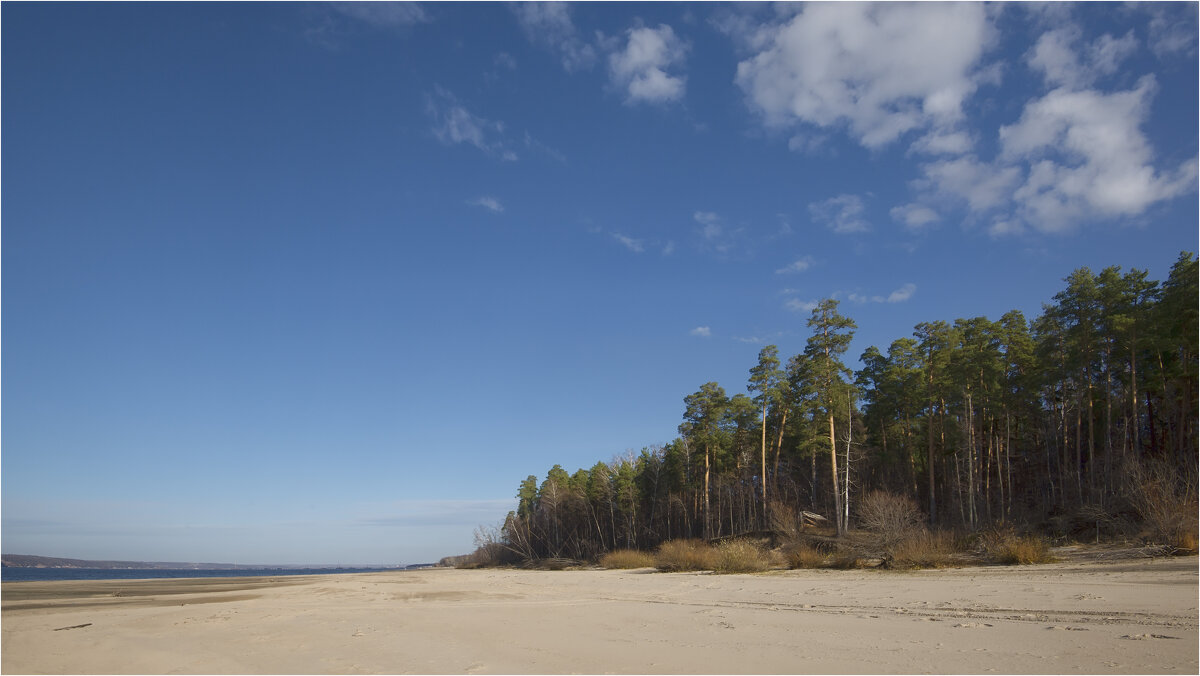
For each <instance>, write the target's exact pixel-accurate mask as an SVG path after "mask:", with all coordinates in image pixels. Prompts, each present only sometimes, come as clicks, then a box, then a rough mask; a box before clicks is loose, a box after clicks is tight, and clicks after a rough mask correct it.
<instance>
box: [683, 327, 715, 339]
mask: <svg viewBox="0 0 1200 676" xmlns="http://www.w3.org/2000/svg"><path fill="white" fill-rule="evenodd" d="M688 333H689V334H690V335H693V336H700V337H701V338H708V337H709V336H711V335H712V329H710V328H709V327H707V326H697V327H696V328H694V329H692V330H691V331H688Z"/></svg>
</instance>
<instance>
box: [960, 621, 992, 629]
mask: <svg viewBox="0 0 1200 676" xmlns="http://www.w3.org/2000/svg"><path fill="white" fill-rule="evenodd" d="M954 626H955V627H963V628H965V629H980V628H983V627H990V626H992V625H990V624H988V623H987V622H959V623H958V624H956V625H954Z"/></svg>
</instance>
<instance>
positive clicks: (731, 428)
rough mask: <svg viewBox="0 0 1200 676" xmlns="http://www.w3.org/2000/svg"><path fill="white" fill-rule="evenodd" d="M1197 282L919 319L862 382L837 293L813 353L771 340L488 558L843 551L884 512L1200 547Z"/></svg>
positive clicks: (531, 488) (1139, 278)
mask: <svg viewBox="0 0 1200 676" xmlns="http://www.w3.org/2000/svg"><path fill="white" fill-rule="evenodd" d="M1197 281H1198V273H1197V262H1196V259H1195V257H1194V256H1193V255H1192V254H1191V253H1183V254H1181V255H1180V257H1179V259H1178V260H1177V262H1176V263H1175V264H1174V266H1173V267H1172V269H1171V271H1170V274H1169V277H1168V278H1167V279H1166V280H1165V281H1163V282H1161V283H1160V282H1156V281H1154V280H1151V279H1148V278H1147V273H1146V272H1145V271H1140V270H1136V269H1133V270H1130V271H1128V272H1122V270H1121V269H1120V268H1119V267H1109V268H1106V269H1104V270H1102V271H1100V272H1099V274H1096V273H1093V272H1092V271H1091V270H1089V269H1088V268H1080V269H1078V270H1076V271H1074V272H1073V273H1071V274H1070V276H1068V277H1067V278H1065V280H1064V282H1065V288H1063V289H1062V291H1061V292H1059V293H1058V294H1057V295H1055V296H1054V298H1053V300H1052V301H1051V302H1050V303H1047V304H1044V305H1043V310H1042V313H1041V315H1040V316H1038V317H1035V318H1032V319H1030V318H1027V317H1025V316H1023V315H1022V313H1020V312H1017V311H1012V312H1009V313H1007V314H1005V315H1004V316H1002V317H1000V318H999V319H997V320H992V319H989V318H987V317H971V318H962V319H956V320H954V321H953V322H949V321H941V320H934V321H928V322H923V323H920V324H917V325H916V326H915V327H914V328H913V332H912V335H910V336H904V337H899V338H896V339H895V340H894V341H892V343H891V344H890V345H888V346H886V347H875V346H872V347H869V348H867V349H866V351H865V352H863V353H862V355H861V357H860V362H861V364H862V368H861V370H859V371H857V372H854V371H852V370H851V369H849V368H848V367H847V366H846V361H847V356H848V355H847V354H846V353H847V349H848V347H849V344H850V342H851V339H852V337H853V335H854V331H855V329H856V325H855V322H854V320H853V319H852V318H850V317H847V316H845V315H843V314H842V313H841V310H840V308H839V304H838V302H837V301H836V300H824V301H822V302H821V303H820V304H819V305H818V306H817V307H816V308H815V309H813V310H812V314H811V317H810V318H809V319H808V322H807V327H808V334H809V337H808V338H807V341H806V343H805V344H804V346H803V349H802V350H801V351H799V352H797V353H796V354H793V355H786V354H784V353H781V352H780V351H779V349H778V348H777V347H776V346H774V345H767V346H766V347H763V348H762V350H761V351H760V352H759V354H758V361H757V363H756V364H752V365H750V368H749V370H748V378H747V381H746V382H745V383H736V384H730V385H732V387H727V386H723V385H721V384H718V383H716V382H706V383H704V384H702V385H700V387H699V388H698V389H697V390H696V391H695V392H693V393H691V394H688V395H687V396H686V397H684V399H683V402H682V404H683V408H682V417H681V420H680V422H679V426H678V431H679V436H678V437H677V438H675V439H674V440H672V441H670V443H667V444H665V445H654V446H649V447H646V448H644V449H642V450H641V452H640V454H634V453H626V455H625V457H618V458H616V459H614V460H611V461H609V462H604V461H599V462H596V464H595V465H593V466H592V467H590V468H587V469H579V470H577V471H575V472H574V473H573V474H572V473H569V472H568V471H566V470H565V469H563V468H562V467H560V466H558V465H555V466H554V467H552V468H551V469H550V470H549V472H548V473H547V474H546V475H545V477H544V478H542V479H539V478H538V477H537V476H535V475H530V476H529V477H528V478H527V479H525V480H524V481H522V482H521V484H520V486H519V489H518V492H517V498H518V500H519V503H518V507H517V509H516V510H515V511H514V512H511V513H510V514H509V515H508V517H507V518H506V519H505V520H504V523H503V525H501V526H499V527H497V528H494V529H487V528H483V529H481V530H480V532H479V534H478V537H477V539H478V540H479V542H478V543H477V544H479V545H480V548H479V550H477V551H476V556H479V555H481V553H488V552H491V554H490V555H489V558H490V559H492V562H505V561H507V562H517V561H525V562H531V561H533V562H536V561H539V560H574V561H596V560H598V559H599V558H600V557H601V556H603V555H604V554H606V553H608V552H613V551H618V550H635V551H638V550H640V551H642V552H652V551H654V550H656V549H658V548H660V547H661V546H662V545H663V543H667V542H670V541H675V540H706V541H708V542H720V541H722V540H724V539H730V538H736V537H741V536H759V537H771V538H777V537H778V536H780V535H782V534H786V533H787V532H793V533H795V532H803V531H805V529H806V528H807V529H809V532H813V533H822V532H823V533H826V534H827V539H829V540H830V541H833V542H838V541H843V540H844V538H846V537H848V536H849V534H850V533H852V532H854V531H860V530H862V529H868V530H870V529H875V530H876V531H879V530H880V529H882V530H887V529H888V528H889V526H888V525H887V523H886V521H887V519H889V518H890V519H893V520H896V519H898V520H899V521H898V523H899V522H904V521H906V520H907V521H911V522H912V523H911V524H910V525H911V526H912V527H914V528H917V529H920V530H921V531H922V532H925V533H955V534H957V536H956V537H959V538H960V539H961V538H962V537H963V535H964V534H967V535H969V534H972V533H976V534H977V533H987V532H994V531H996V530H998V529H1007V530H1009V531H1011V532H1019V533H1029V534H1035V535H1037V536H1038V537H1040V538H1043V539H1046V540H1049V541H1054V540H1056V539H1057V540H1060V541H1065V540H1076V541H1088V542H1091V541H1108V540H1116V539H1121V540H1124V541H1136V542H1143V543H1157V544H1161V545H1166V546H1170V547H1172V548H1176V549H1178V550H1182V551H1188V550H1193V551H1194V549H1195V547H1196V495H1197V448H1198V440H1197V417H1198V414H1197V406H1198V401H1197V400H1198V398H1197V387H1198V383H1197V373H1198V371H1200V365H1198V362H1197V348H1198V345H1200V338H1198V336H1197V327H1198V324H1200V320H1198V317H1197V308H1198V305H1200V297H1198V293H1197ZM700 378H701V379H702V378H703V376H702V374H701V376H700ZM889 505H891V506H892V507H893V508H894V507H895V506H896V505H899V506H900V509H899V511H898V512H896V511H895V509H892V511H891V512H889V509H890V508H889ZM881 519H882V520H883V523H881V521H880V520H881Z"/></svg>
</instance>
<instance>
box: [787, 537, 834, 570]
mask: <svg viewBox="0 0 1200 676" xmlns="http://www.w3.org/2000/svg"><path fill="white" fill-rule="evenodd" d="M781 553H782V555H783V558H784V560H785V561H786V562H787V566H788V568H824V567H825V562H826V559H827V558H828V557H827V556H826V555H825V553H824V552H822V551H820V550H818V549H817V548H816V547H813V546H812V545H809V544H807V543H804V542H796V543H792V544H790V545H787V546H785V547H784V548H783V549H782V551H781Z"/></svg>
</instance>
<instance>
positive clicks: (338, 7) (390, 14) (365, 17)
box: [329, 2, 431, 28]
mask: <svg viewBox="0 0 1200 676" xmlns="http://www.w3.org/2000/svg"><path fill="white" fill-rule="evenodd" d="M329 6H330V7H332V8H333V9H334V10H335V11H337V12H341V13H342V14H344V15H346V16H350V17H354V18H355V19H358V20H360V21H363V22H365V23H368V24H371V25H372V26H376V27H379V28H401V27H405V26H412V25H415V24H419V23H428V22H429V21H431V19H430V18H429V15H428V14H426V13H425V9H424V8H422V7H421V5H420V4H419V3H416V2H334V3H330V5H329Z"/></svg>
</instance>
